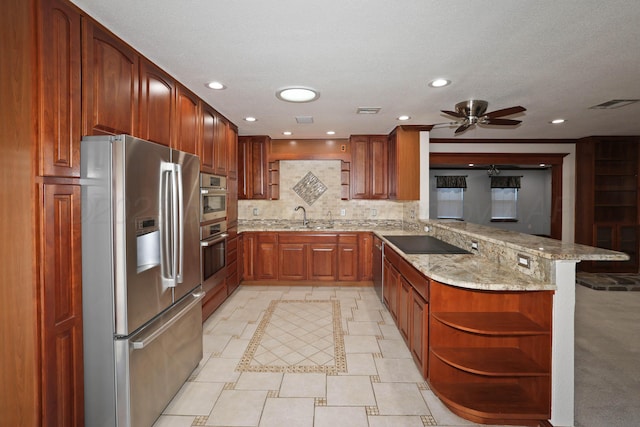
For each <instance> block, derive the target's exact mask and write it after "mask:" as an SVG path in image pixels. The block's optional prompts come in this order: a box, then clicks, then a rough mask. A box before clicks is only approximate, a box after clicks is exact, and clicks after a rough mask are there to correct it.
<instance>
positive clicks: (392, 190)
mask: <svg viewBox="0 0 640 427" xmlns="http://www.w3.org/2000/svg"><path fill="white" fill-rule="evenodd" d="M389 198H390V199H393V200H420V132H418V131H416V130H405V129H403V128H402V127H397V128H395V129H394V130H393V132H391V134H390V135H389Z"/></svg>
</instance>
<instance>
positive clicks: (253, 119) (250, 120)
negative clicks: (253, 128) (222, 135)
mask: <svg viewBox="0 0 640 427" xmlns="http://www.w3.org/2000/svg"><path fill="white" fill-rule="evenodd" d="M244 121H245V122H257V121H258V119H256V118H255V117H251V116H248V117H245V118H244Z"/></svg>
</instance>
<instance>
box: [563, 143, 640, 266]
mask: <svg viewBox="0 0 640 427" xmlns="http://www.w3.org/2000/svg"><path fill="white" fill-rule="evenodd" d="M639 142H640V138H638V137H592V138H584V139H581V140H580V141H579V142H578V143H577V144H576V212H580V214H579V215H576V219H575V232H576V243H582V244H586V245H590V246H598V247H601V248H606V249H613V250H617V251H622V252H625V253H627V254H628V255H629V256H630V260H629V261H616V262H604V261H599V262H598V261H589V262H581V263H580V264H578V268H579V269H580V270H583V271H590V272H617V273H637V272H638V267H639V266H640V257H639V254H638V245H639V244H640V240H638V226H639V225H640V220H639V215H640V211H639V209H638V197H639V193H638V186H639V185H640V181H639V180H638V172H639V166H638V165H639V163H640V160H639V159H640V157H639V156H640V150H639V149H638V143H639Z"/></svg>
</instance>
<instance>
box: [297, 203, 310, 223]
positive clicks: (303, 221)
mask: <svg viewBox="0 0 640 427" xmlns="http://www.w3.org/2000/svg"><path fill="white" fill-rule="evenodd" d="M298 209H302V215H303V216H302V226H303V227H306V226H307V225H309V220H308V219H307V210H306V209H305V208H304V206H297V207H296V208H295V209H294V211H297V210H298Z"/></svg>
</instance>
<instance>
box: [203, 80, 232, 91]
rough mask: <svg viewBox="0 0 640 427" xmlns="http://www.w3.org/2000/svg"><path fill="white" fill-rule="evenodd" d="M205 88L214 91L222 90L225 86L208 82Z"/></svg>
mask: <svg viewBox="0 0 640 427" xmlns="http://www.w3.org/2000/svg"><path fill="white" fill-rule="evenodd" d="M205 86H206V87H208V88H209V89H214V90H222V89H226V88H227V87H226V86H225V85H223V84H222V83H220V82H209V83H207V84H205Z"/></svg>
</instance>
